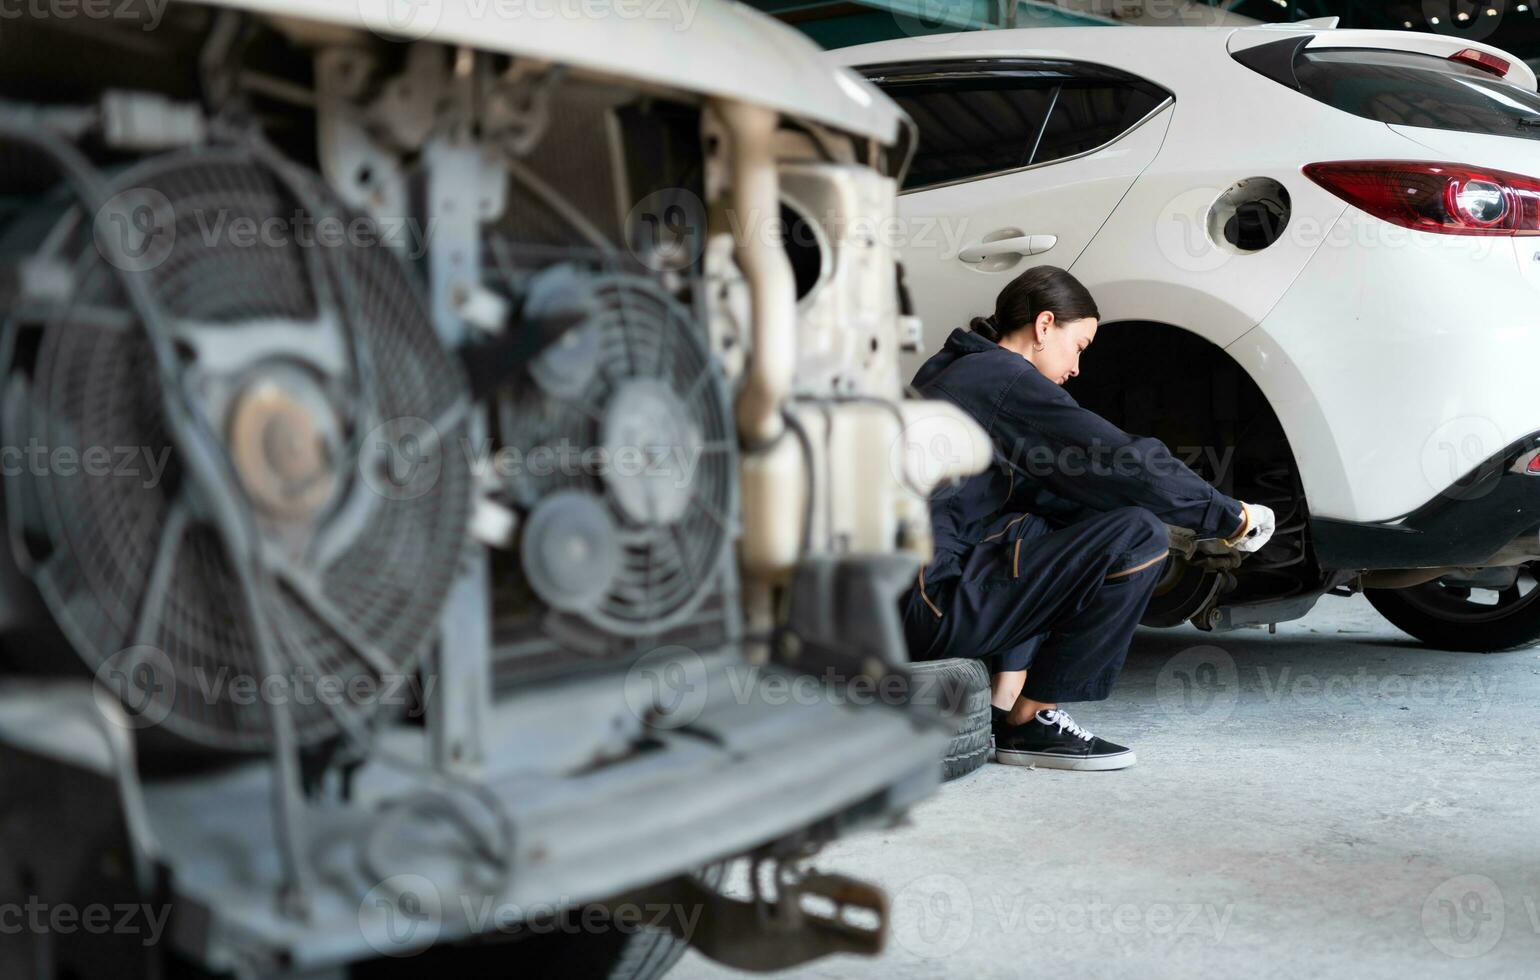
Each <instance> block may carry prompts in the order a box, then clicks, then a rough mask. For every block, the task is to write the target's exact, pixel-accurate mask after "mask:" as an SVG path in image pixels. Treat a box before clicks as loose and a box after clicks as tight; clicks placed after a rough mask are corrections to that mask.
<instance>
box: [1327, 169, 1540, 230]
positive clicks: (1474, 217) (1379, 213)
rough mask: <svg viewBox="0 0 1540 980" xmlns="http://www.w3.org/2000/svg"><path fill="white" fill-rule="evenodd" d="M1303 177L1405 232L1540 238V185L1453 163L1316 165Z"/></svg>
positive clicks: (1521, 177)
mask: <svg viewBox="0 0 1540 980" xmlns="http://www.w3.org/2000/svg"><path fill="white" fill-rule="evenodd" d="M1304 170H1305V176H1306V177H1309V178H1310V179H1311V180H1313V181H1315V182H1316V183H1317V184H1320V185H1321V186H1322V187H1324V188H1326V189H1327V190H1329V191H1331V192H1332V193H1333V194H1335V195H1337V196H1338V197H1340V198H1342V199H1343V200H1345V201H1347V202H1348V203H1350V204H1353V205H1356V206H1357V207H1360V208H1362V209H1363V210H1365V211H1367V212H1369V213H1370V214H1372V215H1374V216H1375V217H1376V218H1380V219H1381V220H1384V221H1389V222H1391V223H1392V224H1397V225H1400V226H1402V227H1403V228H1415V229H1417V230H1418V231H1429V232H1435V233H1438V234H1444V235H1540V180H1536V179H1535V178H1533V177H1525V176H1523V175H1521V174H1513V173H1508V172H1506V171H1503V170H1478V169H1476V168H1474V167H1466V166H1461V165H1460V164H1454V163H1419V162H1412V161H1402V160H1349V161H1343V162H1340V163H1312V164H1308V165H1307V166H1306V167H1305V168H1304Z"/></svg>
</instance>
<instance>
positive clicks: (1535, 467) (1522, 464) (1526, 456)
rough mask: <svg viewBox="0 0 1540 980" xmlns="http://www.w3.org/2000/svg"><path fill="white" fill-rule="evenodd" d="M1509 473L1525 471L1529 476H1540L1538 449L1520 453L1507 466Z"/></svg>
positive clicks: (1539, 454) (1539, 450) (1539, 453)
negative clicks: (1511, 463)
mask: <svg viewBox="0 0 1540 980" xmlns="http://www.w3.org/2000/svg"><path fill="white" fill-rule="evenodd" d="M1508 471H1509V472H1510V473H1527V474H1528V475H1530V476H1540V449H1531V450H1529V451H1528V452H1525V453H1520V454H1519V458H1518V459H1516V460H1514V461H1513V465H1512V466H1510V467H1508Z"/></svg>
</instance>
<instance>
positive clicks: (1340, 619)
mask: <svg viewBox="0 0 1540 980" xmlns="http://www.w3.org/2000/svg"><path fill="white" fill-rule="evenodd" d="M1073 713H1074V715H1075V717H1076V719H1077V720H1079V721H1080V722H1081V723H1083V724H1085V725H1086V726H1087V727H1088V728H1090V729H1091V730H1092V731H1095V732H1097V733H1100V734H1104V735H1106V736H1107V737H1109V738H1111V739H1113V740H1114V741H1122V742H1125V743H1126V744H1130V745H1131V746H1133V747H1134V748H1135V749H1136V750H1137V751H1138V753H1139V764H1138V765H1137V766H1135V767H1134V768H1132V769H1129V770H1125V771H1123V772H1115V773H1065V772H1051V771H1045V770H1028V769H1020V768H1015V767H1008V766H1001V765H996V764H993V763H991V764H989V765H987V766H985V767H984V768H983V769H982V770H980V771H979V772H977V773H974V774H973V775H971V776H968V777H966V778H964V779H962V780H960V781H958V782H956V783H952V784H950V785H947V786H945V787H943V788H942V790H941V792H940V793H939V794H938V795H937V796H936V797H934V798H932V799H931V800H929V801H927V802H926V803H924V804H923V805H921V806H920V807H918V808H917V809H916V810H915V811H914V813H913V820H912V823H911V824H910V825H909V826H906V827H901V828H898V829H895V830H892V831H888V832H884V833H867V834H864V835H861V836H859V837H855V838H852V839H850V840H848V841H844V842H841V843H839V844H837V845H835V846H833V847H831V848H829V849H828V850H827V851H826V852H825V853H824V854H823V855H822V856H820V858H819V860H818V861H817V862H816V866H817V867H818V868H820V869H821V870H830V871H839V872H843V873H846V874H852V875H855V876H857V877H862V878H866V879H870V880H873V881H876V882H879V883H880V884H881V885H882V886H883V887H884V888H885V889H886V890H887V892H888V894H889V896H890V898H891V900H892V906H893V908H892V918H891V930H892V932H891V935H890V937H889V941H888V945H887V949H886V951H885V952H884V953H883V954H882V956H881V957H879V958H876V959H864V958H858V957H849V956H843V957H833V958H827V959H824V960H820V961H817V962H815V963H813V964H811V965H810V966H808V967H805V968H803V969H801V970H798V971H794V972H792V973H788V974H784V976H795V977H838V978H847V977H874V978H882V980H894V978H909V977H913V978H927V980H928V978H933V977H966V978H970V980H972V978H983V977H1002V978H1005V977H1009V978H1019V977H1031V976H1038V975H1042V976H1052V977H1056V978H1065V980H1069V978H1081V977H1087V978H1097V980H1104V978H1113V977H1131V978H1141V980H1143V978H1149V977H1181V978H1184V980H1197V978H1202V977H1214V978H1222V980H1231V978H1235V977H1246V978H1248V980H1263V978H1268V977H1351V978H1355V980H1357V978H1378V977H1385V978H1395V980H1409V978H1416V977H1428V976H1459V977H1462V978H1464V977H1536V976H1540V765H1537V759H1540V647H1535V648H1531V649H1528V650H1521V651H1518V652H1513V653H1503V654H1493V655H1485V656H1483V655H1477V654H1460V653H1446V652H1442V651H1435V650H1428V649H1425V648H1423V647H1421V646H1419V645H1417V644H1416V643H1414V642H1413V641H1412V640H1410V639H1409V638H1408V637H1406V636H1405V635H1404V634H1402V633H1401V632H1400V631H1398V630H1396V629H1395V628H1394V627H1392V626H1390V625H1389V624H1388V623H1386V622H1385V621H1384V620H1383V619H1381V618H1380V617H1379V616H1378V614H1376V613H1375V612H1374V610H1373V609H1372V608H1371V607H1370V606H1369V604H1368V603H1367V602H1365V601H1363V600H1362V599H1361V598H1355V599H1339V598H1330V597H1328V598H1326V599H1323V600H1322V602H1321V604H1320V605H1319V606H1317V607H1316V609H1315V611H1314V612H1313V613H1312V614H1311V615H1310V616H1309V617H1308V618H1306V619H1304V620H1302V621H1299V622H1295V623H1285V624H1282V625H1280V626H1279V627H1278V632H1277V634H1276V635H1272V636H1269V635H1268V634H1267V633H1266V631H1265V630H1245V631H1241V632H1235V633H1221V634H1204V633H1200V632H1198V631H1197V630H1194V629H1192V628H1191V627H1184V628H1183V629H1181V630H1170V631H1141V632H1140V634H1139V635H1138V636H1137V637H1136V638H1135V640H1134V645H1133V649H1132V652H1131V653H1130V655H1129V659H1128V666H1127V668H1126V670H1125V672H1124V674H1123V677H1122V679H1121V681H1120V683H1119V685H1118V688H1117V690H1116V692H1115V693H1114V695H1113V698H1112V700H1110V701H1105V702H1102V703H1100V704H1091V705H1084V706H1081V707H1079V708H1078V710H1074V712H1073ZM670 976H671V977H675V978H677V980H703V978H722V977H729V976H745V975H744V974H737V973H735V972H733V971H730V970H726V969H724V968H721V967H718V966H716V965H715V964H713V963H711V962H710V961H708V960H706V959H704V958H702V957H701V956H700V955H699V954H697V953H695V952H694V951H691V952H690V953H689V954H688V955H687V958H686V959H685V960H684V961H682V962H681V963H680V965H679V967H678V968H677V970H676V972H675V973H674V974H671V975H670Z"/></svg>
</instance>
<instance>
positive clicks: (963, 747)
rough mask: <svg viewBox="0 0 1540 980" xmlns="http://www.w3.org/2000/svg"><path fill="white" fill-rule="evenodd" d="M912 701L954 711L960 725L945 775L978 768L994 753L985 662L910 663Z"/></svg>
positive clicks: (945, 764)
mask: <svg viewBox="0 0 1540 980" xmlns="http://www.w3.org/2000/svg"><path fill="white" fill-rule="evenodd" d="M909 675H910V677H911V679H912V682H911V686H910V691H909V701H910V703H911V704H924V705H929V706H933V707H936V708H939V709H942V710H944V711H948V712H951V713H952V714H953V715H954V716H955V717H956V718H957V720H958V722H959V724H960V726H961V727H960V728H959V729H958V732H957V734H956V735H955V736H953V738H952V741H951V743H950V744H949V745H948V746H947V750H946V758H945V759H943V760H942V770H941V772H942V778H943V779H947V780H951V779H956V778H958V777H959V776H966V775H968V773H970V772H972V771H973V770H975V769H977V768H979V767H980V766H982V765H983V764H984V763H986V762H988V761H989V758H990V756H991V755H992V754H993V752H994V745H993V743H992V741H991V733H990V726H989V671H988V670H986V669H985V667H984V664H983V662H982V661H979V660H968V659H954V660H923V661H917V662H915V663H911V664H909Z"/></svg>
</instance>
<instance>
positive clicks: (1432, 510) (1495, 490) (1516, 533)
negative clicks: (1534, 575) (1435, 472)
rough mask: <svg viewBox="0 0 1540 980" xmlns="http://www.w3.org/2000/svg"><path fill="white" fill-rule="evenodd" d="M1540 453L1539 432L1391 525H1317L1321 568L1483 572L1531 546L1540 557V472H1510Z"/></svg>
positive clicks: (1336, 522) (1313, 533) (1321, 520)
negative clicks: (1507, 554)
mask: <svg viewBox="0 0 1540 980" xmlns="http://www.w3.org/2000/svg"><path fill="white" fill-rule="evenodd" d="M1536 448H1540V432H1536V433H1532V434H1531V435H1529V436H1526V437H1525V438H1523V439H1521V440H1519V441H1518V442H1516V443H1514V444H1512V445H1510V446H1508V447H1507V448H1506V449H1504V450H1503V451H1502V452H1500V453H1498V454H1497V455H1495V456H1493V457H1491V458H1490V459H1488V460H1486V461H1485V462H1484V463H1482V464H1481V465H1480V466H1478V467H1477V468H1476V469H1475V470H1473V471H1472V472H1471V473H1468V474H1466V476H1465V477H1463V478H1462V479H1461V480H1459V481H1457V482H1456V483H1455V484H1454V485H1452V486H1450V487H1448V488H1447V489H1445V490H1444V491H1443V492H1441V493H1440V494H1439V495H1438V496H1436V497H1434V498H1433V499H1432V500H1430V501H1428V502H1427V503H1425V504H1423V505H1422V506H1421V507H1419V508H1417V509H1416V510H1415V511H1413V512H1412V513H1410V514H1408V515H1407V516H1406V517H1404V518H1402V519H1401V520H1399V521H1396V522H1394V523H1355V522H1353V521H1341V520H1333V519H1330V518H1321V517H1317V518H1312V519H1311V522H1310V529H1311V537H1312V540H1313V541H1314V544H1315V551H1316V557H1317V559H1318V560H1319V562H1320V564H1321V567H1322V568H1326V569H1365V570H1369V569H1400V568H1437V567H1481V566H1484V565H1488V564H1492V563H1493V559H1494V557H1497V556H1498V554H1499V552H1508V551H1509V549H1510V546H1515V545H1516V546H1518V547H1519V548H1522V547H1523V546H1524V543H1525V542H1526V541H1527V542H1528V544H1529V546H1530V549H1531V552H1532V553H1533V554H1535V555H1536V556H1540V473H1523V472H1512V467H1513V464H1514V462H1515V460H1520V459H1523V458H1524V457H1526V456H1527V455H1528V454H1529V453H1531V452H1533V451H1534V450H1535V449H1536Z"/></svg>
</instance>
